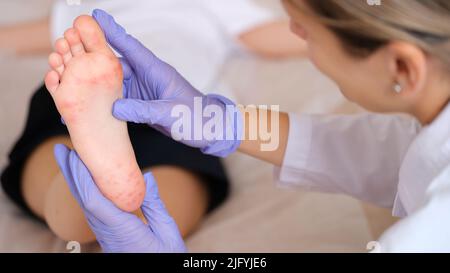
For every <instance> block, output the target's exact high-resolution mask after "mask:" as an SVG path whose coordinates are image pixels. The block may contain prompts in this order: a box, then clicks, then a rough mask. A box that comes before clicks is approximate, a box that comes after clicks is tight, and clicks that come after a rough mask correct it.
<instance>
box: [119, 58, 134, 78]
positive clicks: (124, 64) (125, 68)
mask: <svg viewBox="0 0 450 273" xmlns="http://www.w3.org/2000/svg"><path fill="white" fill-rule="evenodd" d="M119 61H120V63H121V64H122V70H123V79H124V80H129V79H130V78H131V76H133V70H132V69H131V67H130V64H129V63H128V61H127V60H126V59H124V58H119Z"/></svg>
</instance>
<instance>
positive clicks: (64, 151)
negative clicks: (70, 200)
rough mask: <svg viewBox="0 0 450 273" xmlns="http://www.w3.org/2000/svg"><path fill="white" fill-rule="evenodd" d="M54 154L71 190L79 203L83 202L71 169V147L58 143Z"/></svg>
mask: <svg viewBox="0 0 450 273" xmlns="http://www.w3.org/2000/svg"><path fill="white" fill-rule="evenodd" d="M54 155H55V158H56V162H57V163H58V166H59V168H60V170H61V172H62V174H63V176H64V178H65V180H66V182H67V185H68V186H69V189H70V192H71V193H72V195H73V196H74V197H75V199H76V200H77V202H78V203H79V204H82V201H81V197H80V193H79V192H78V189H77V187H76V185H75V183H74V178H73V176H72V171H71V170H70V164H69V158H70V149H69V148H67V147H66V146H65V145H63V144H56V145H55V147H54Z"/></svg>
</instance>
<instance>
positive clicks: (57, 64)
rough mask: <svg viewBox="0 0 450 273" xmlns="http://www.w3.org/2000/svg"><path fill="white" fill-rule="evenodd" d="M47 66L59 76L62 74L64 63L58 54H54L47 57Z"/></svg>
mask: <svg viewBox="0 0 450 273" xmlns="http://www.w3.org/2000/svg"><path fill="white" fill-rule="evenodd" d="M48 64H49V65H50V67H51V68H52V69H53V70H55V71H56V72H58V73H59V75H62V74H63V73H64V61H63V57H62V56H61V55H60V54H58V53H56V52H53V53H52V54H50V56H49V57H48Z"/></svg>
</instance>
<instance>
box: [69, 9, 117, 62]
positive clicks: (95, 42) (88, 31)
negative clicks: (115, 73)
mask: <svg viewBox="0 0 450 273" xmlns="http://www.w3.org/2000/svg"><path fill="white" fill-rule="evenodd" d="M73 26H74V28H75V29H77V31H78V33H79V34H80V38H81V41H82V43H83V45H84V48H85V49H86V51H87V52H100V53H104V54H107V55H114V53H113V51H112V50H111V48H110V47H109V46H108V43H107V42H106V38H105V35H104V33H103V31H102V29H101V28H100V26H99V25H98V23H97V22H96V21H95V20H94V18H92V17H91V16H88V15H82V16H79V17H78V18H77V19H75V22H74V25H73Z"/></svg>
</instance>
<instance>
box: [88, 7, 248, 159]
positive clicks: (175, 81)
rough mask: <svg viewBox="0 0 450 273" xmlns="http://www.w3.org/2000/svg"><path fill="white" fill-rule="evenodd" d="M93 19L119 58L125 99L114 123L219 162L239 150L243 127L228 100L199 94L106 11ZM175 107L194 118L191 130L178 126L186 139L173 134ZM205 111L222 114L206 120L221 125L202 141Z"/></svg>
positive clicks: (116, 109) (117, 106) (116, 108)
mask: <svg viewBox="0 0 450 273" xmlns="http://www.w3.org/2000/svg"><path fill="white" fill-rule="evenodd" d="M92 16H93V17H94V18H95V20H96V21H97V22H98V23H99V25H100V27H101V28H102V29H103V31H104V33H105V36H106V39H107V41H108V43H109V44H110V45H111V46H112V47H113V48H114V49H115V50H116V51H117V52H118V53H119V54H120V55H121V56H122V58H121V63H122V67H123V71H124V97H125V99H121V100H118V101H117V102H116V103H115V104H114V109H113V114H114V116H115V117H116V118H118V119H120V120H124V121H129V122H135V123H146V124H148V125H150V126H152V127H153V128H155V129H157V130H159V131H161V132H162V133H164V134H166V135H169V136H171V137H172V138H174V139H175V140H178V141H180V142H182V143H184V144H186V145H189V146H191V147H195V148H200V149H201V151H202V152H203V153H206V154H211V155H215V156H221V157H224V156H227V155H229V154H231V153H233V152H234V151H235V150H236V149H237V148H238V147H239V145H240V138H241V135H242V123H243V122H242V117H241V114H240V112H239V110H238V109H237V107H236V105H235V104H234V103H233V102H232V101H231V100H229V99H227V98H225V97H222V96H220V95H204V94H202V93H200V92H199V91H198V90H196V89H195V88H194V87H193V86H192V85H191V84H190V83H189V82H188V81H187V80H186V79H184V78H183V77H182V76H181V75H180V74H179V73H178V72H177V71H176V70H175V69H174V68H173V67H172V66H170V65H168V64H166V63H165V62H163V61H161V60H160V59H158V58H157V57H156V56H155V55H154V54H153V53H152V52H151V51H150V50H148V49H147V48H145V46H143V45H142V44H141V43H140V42H139V41H138V40H136V39H135V38H134V37H132V36H131V35H128V34H127V33H126V31H125V29H123V27H121V26H120V25H118V24H117V23H116V22H115V21H114V18H113V17H112V16H110V15H109V14H107V13H106V12H105V11H102V10H98V9H97V10H94V12H93V14H92ZM143 27H145V26H143ZM187 54H188V53H187ZM194 98H197V99H196V100H197V103H198V104H196V103H195V102H194V101H195V100H194ZM179 105H184V106H187V108H188V110H190V113H192V114H193V115H194V114H196V115H195V116H193V117H191V119H190V121H191V126H190V127H191V128H190V130H189V128H186V127H183V129H184V130H187V131H190V132H188V135H189V136H190V138H188V137H186V135H182V134H180V133H178V132H176V130H174V131H172V128H173V125H174V123H175V122H176V121H177V120H179V118H177V117H173V116H172V115H171V112H172V110H173V109H175V108H174V107H176V106H179ZM195 105H197V106H198V105H199V106H200V107H201V108H197V109H200V111H201V112H197V111H196V110H195V109H194V108H195V107H194V106H195ZM208 106H209V109H210V110H211V109H216V110H217V109H218V110H220V111H221V112H222V113H223V115H222V116H219V117H218V116H214V114H213V115H211V116H214V118H213V119H214V120H216V121H218V125H220V126H216V127H215V128H214V129H215V131H214V134H213V135H208V136H205V135H204V134H203V133H202V131H203V130H202V129H203V125H204V124H206V123H207V121H208V120H210V119H211V116H210V117H199V115H201V114H202V111H203V110H204V109H207V108H208ZM211 106H213V107H211ZM179 109H181V108H179ZM184 110H186V107H185V108H184Z"/></svg>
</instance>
